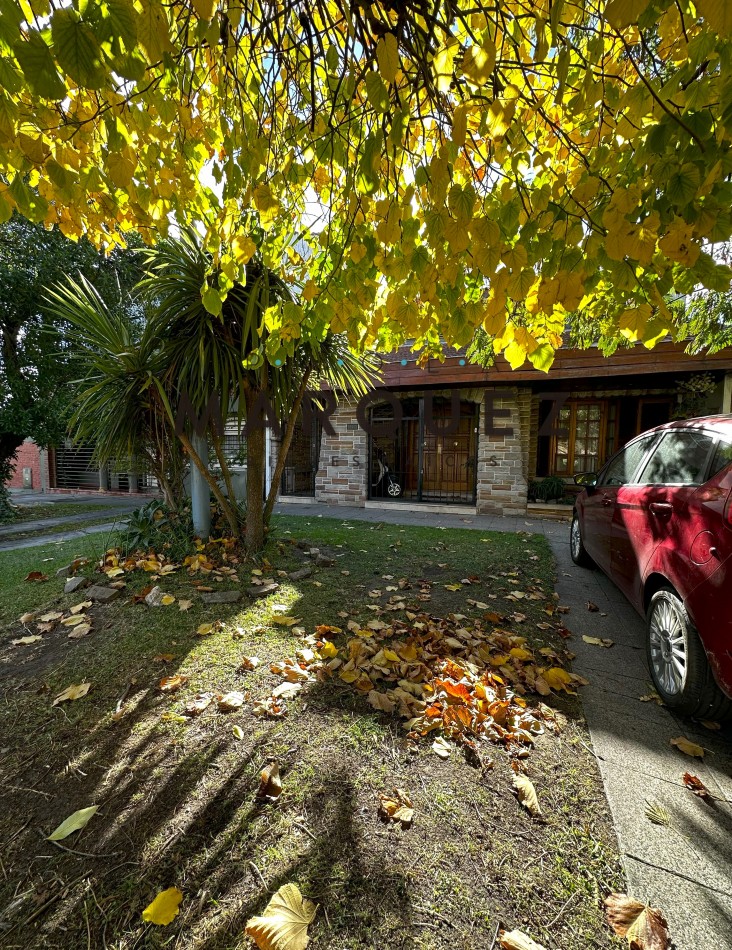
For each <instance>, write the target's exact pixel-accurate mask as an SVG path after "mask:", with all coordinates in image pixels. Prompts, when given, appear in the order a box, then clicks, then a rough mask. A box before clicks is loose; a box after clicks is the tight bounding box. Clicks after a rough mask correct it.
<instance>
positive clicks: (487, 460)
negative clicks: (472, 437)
mask: <svg viewBox="0 0 732 950" xmlns="http://www.w3.org/2000/svg"><path fill="white" fill-rule="evenodd" d="M486 391H487V392H489V393H495V401H494V402H493V408H494V410H504V411H507V412H509V413H510V416H506V417H503V416H501V417H497V416H496V417H494V419H493V425H492V427H493V428H495V429H507V430H513V431H510V432H507V433H506V435H505V436H501V435H499V434H498V433H496V434H493V435H486V434H485V426H486V405H485V401H483V402H482V403H481V407H480V432H479V434H478V490H477V498H476V508H477V511H478V514H504V513H505V514H515V513H517V512H519V513H520V512H525V511H526V493H527V488H528V472H529V444H530V438H529V433H530V423H531V391H530V390H529V389H522V388H519V387H511V388H510V389H509V388H507V387H500V388H499V387H493V388H491V387H487V389H486Z"/></svg>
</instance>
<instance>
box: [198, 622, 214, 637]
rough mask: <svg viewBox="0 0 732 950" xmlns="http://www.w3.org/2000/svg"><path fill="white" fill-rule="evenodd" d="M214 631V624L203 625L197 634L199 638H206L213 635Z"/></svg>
mask: <svg viewBox="0 0 732 950" xmlns="http://www.w3.org/2000/svg"><path fill="white" fill-rule="evenodd" d="M213 629H214V624H212V623H202V624H201V625H200V626H199V628H198V630H196V633H197V634H198V636H199V637H205V636H208V634H209V633H213Z"/></svg>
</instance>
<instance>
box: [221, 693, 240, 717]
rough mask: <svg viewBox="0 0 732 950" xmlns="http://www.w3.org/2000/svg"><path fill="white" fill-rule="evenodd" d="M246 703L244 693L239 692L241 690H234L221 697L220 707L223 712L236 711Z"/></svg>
mask: <svg viewBox="0 0 732 950" xmlns="http://www.w3.org/2000/svg"><path fill="white" fill-rule="evenodd" d="M243 705H244V693H241V692H239V690H236V689H234V690H232V691H231V692H229V693H225V694H224V695H223V696H222V697H221V698H220V699H219V709H220V710H221V712H234V710H236V709H241V707H242V706H243Z"/></svg>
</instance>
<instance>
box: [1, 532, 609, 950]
mask: <svg viewBox="0 0 732 950" xmlns="http://www.w3.org/2000/svg"><path fill="white" fill-rule="evenodd" d="M296 539H298V540H303V539H305V540H307V541H309V542H310V543H311V544H312V545H314V546H317V547H319V548H320V549H321V551H322V552H323V553H324V554H327V555H328V556H331V557H333V559H334V562H335V563H334V565H333V566H331V567H324V568H322V569H316V570H314V572H313V574H312V576H311V577H308V578H305V579H303V580H301V581H298V582H294V581H292V580H290V579H289V578H288V577H286V576H285V572H291V571H293V570H295V569H297V568H300V567H302V566H303V564H305V563H306V561H307V559H306V557H305V554H304V552H303V551H302V550H301V549H300V548H299V547H297V546H296V545H295V544H294V543H292V542H294V541H295V540H296ZM110 543H111V540H110V539H109V538H107V537H106V536H105V537H103V536H101V535H94V536H90V537H88V538H84V539H82V540H81V541H78V542H65V543H60V544H51V545H47V546H43V547H39V548H34V549H29V550H21V551H17V552H10V553H6V554H0V625H1V626H2V630H3V633H2V639H1V640H0V662H1V663H2V667H0V669H2V670H3V687H4V689H3V692H4V696H3V716H2V718H0V750H2V751H0V780H2V783H3V789H4V795H5V806H4V808H3V810H2V812H0V822H2V824H1V826H0V834H1V835H2V838H3V841H4V853H3V858H2V862H3V864H2V870H1V871H0V926H1V927H2V928H3V930H2V931H0V932H4V933H5V936H4V938H1V939H0V943H2V940H3V939H4V940H5V941H6V943H4V944H3V946H8V947H20V946H22V947H24V948H25V947H39V948H40V947H43V948H62V947H63V948H77V947H86V946H90V947H95V948H96V947H99V948H101V947H105V946H106V947H109V948H115V950H132V948H133V947H142V946H145V947H163V946H170V947H172V946H176V947H185V948H186V950H188V948H194V950H202V948H206V950H214V948H222V950H223V948H238V947H246V946H251V943H250V941H249V940H248V938H245V937H244V935H243V929H244V924H245V922H246V921H247V919H248V918H249V917H251V916H252V915H254V914H257V913H261V911H262V910H263V908H264V907H265V906H266V904H267V902H268V900H269V899H270V897H271V896H272V894H273V893H274V891H275V890H276V889H277V888H278V887H279V886H281V885H282V884H284V883H286V882H294V883H296V884H297V885H298V886H299V887H300V889H301V891H302V893H303V894H305V895H306V896H308V897H310V898H312V899H313V900H315V901H316V902H317V903H318V904H319V911H318V914H317V916H316V918H315V921H314V923H313V924H312V925H311V928H310V934H311V938H312V946H313V947H314V948H316V950H317V948H330V950H347V948H354V950H355V948H364V950H366V948H377V947H404V948H407V947H409V948H419V950H433V948H434V950H441V948H448V947H449V948H451V950H453V948H466V950H467V948H473V947H490V946H491V942H492V941H493V939H494V935H495V933H496V930H497V928H498V926H499V924H500V925H501V926H502V927H505V928H506V929H509V930H510V929H512V928H516V929H522V930H525V931H526V932H527V933H529V934H530V935H531V936H533V937H534V939H536V940H539V941H540V942H544V943H546V944H547V946H548V947H550V948H552V947H562V948H565V950H567V948H577V950H579V948H586V947H611V946H614V944H613V939H612V938H611V936H610V934H609V932H608V929H607V927H606V926H605V925H604V924H603V920H602V912H601V901H602V898H603V897H604V896H605V895H606V893H607V892H608V891H609V890H615V889H618V888H620V889H622V878H621V873H620V864H619V859H618V853H617V844H616V841H615V838H614V834H613V831H612V827H611V824H610V819H609V815H608V809H607V803H606V801H605V799H604V795H603V792H602V784H601V781H600V778H599V775H598V772H597V768H596V764H595V762H594V759H593V757H592V756H591V754H590V753H589V751H588V747H587V743H588V741H589V740H588V737H587V729H586V725H585V723H584V720H583V718H582V715H581V711H580V707H579V704H578V701H577V699H576V698H574V697H571V696H566V695H564V694H562V695H559V696H555V695H554V694H552V696H549V697H546V698H545V701H546V702H547V703H548V704H549V705H550V706H551V707H552V708H553V709H554V710H555V711H556V716H557V720H558V723H559V727H560V731H558V732H557V733H555V732H552V731H549V730H547V731H546V732H545V733H544V734H543V735H541V736H539V737H538V738H537V740H536V744H535V748H533V749H531V750H530V751H529V754H528V757H527V758H523V756H524V754H525V753H524V751H523V750H524V747H519V746H517V745H514V746H512V747H509V748H508V749H506V748H505V747H504V746H502V745H501V746H497V745H493V744H488V743H485V744H484V745H481V758H482V767H476V762H475V761H471V760H470V757H465V756H463V755H462V754H461V752H460V751H459V749H458V748H457V746H455V747H454V749H453V751H452V754H451V755H450V757H449V758H448V759H447V760H443V759H441V758H439V757H438V756H437V755H436V754H435V753H434V752H433V751H432V749H431V741H432V738H434V736H432V735H430V736H429V737H427V738H425V739H422V740H419V741H410V740H409V739H407V735H406V733H407V730H406V729H405V728H404V726H403V720H402V719H400V718H399V717H398V716H397V715H390V714H386V713H382V712H377V711H376V710H375V709H373V708H372V707H371V706H370V705H369V704H368V703H367V701H366V699H365V696H364V695H362V694H361V693H359V691H358V690H357V689H355V688H354V686H353V685H349V684H348V683H346V682H344V681H343V680H342V679H341V678H340V676H339V675H338V673H337V672H336V673H335V674H334V675H332V676H325V675H321V677H320V678H315V677H313V679H312V680H310V681H309V682H306V683H305V684H304V686H303V688H302V690H301V692H300V693H299V694H298V695H297V696H296V697H294V698H293V699H290V700H288V701H287V715H286V716H285V717H284V718H281V719H270V718H261V717H258V716H256V715H255V714H254V711H253V707H254V706H255V704H256V702H257V701H258V700H262V699H265V698H266V697H267V696H268V695H269V694H270V693H271V691H272V689H273V688H274V687H276V686H277V685H278V684H280V683H281V681H282V677H281V676H280V675H276V674H274V673H272V672H271V671H270V665H271V664H272V663H275V662H278V661H282V660H284V659H285V658H287V657H294V656H295V653H296V651H297V650H300V649H302V648H303V646H304V643H303V639H302V637H303V635H309V634H312V633H313V632H314V631H315V627H316V626H317V625H320V624H328V625H331V626H337V627H340V628H341V629H342V630H343V631H344V632H343V633H342V634H338V633H330V634H328V636H329V638H330V639H331V640H332V642H333V644H334V645H335V646H336V647H337V648H338V650H339V657H342V658H344V659H346V658H347V657H348V654H349V647H348V646H347V641H349V640H351V639H352V638H354V634H353V632H352V631H351V630H349V629H347V625H348V623H349V622H351V623H352V625H353V627H354V628H355V627H361V628H363V627H364V626H365V625H366V624H367V623H368V622H369V621H373V620H374V619H376V618H378V619H381V620H383V621H384V623H385V624H392V623H395V622H396V623H398V622H403V623H404V624H409V623H411V622H412V621H411V620H410V619H409V618H410V616H411V617H413V618H415V617H416V618H417V620H416V621H415V622H420V621H419V618H420V617H424V618H427V619H426V620H425V622H432V621H430V620H429V619H428V618H438V617H439V618H448V617H450V616H453V617H454V616H455V615H457V618H458V619H456V620H455V621H454V623H455V624H457V625H461V626H462V627H463V628H467V627H471V626H472V625H473V624H477V626H478V627H480V626H481V624H482V625H483V626H484V627H485V625H486V621H485V620H484V619H483V620H481V618H482V617H485V616H486V605H487V606H488V608H489V611H488V615H490V616H492V615H493V614H494V613H498V614H500V615H502V620H501V626H502V628H503V629H505V630H507V631H508V632H509V633H510V634H511V635H514V636H515V635H519V636H523V637H525V638H526V640H527V643H526V646H527V647H528V648H531V649H532V650H538V649H540V648H544V649H551V650H554V651H556V653H557V654H558V655H560V656H562V655H563V652H562V651H565V650H566V648H567V645H568V643H569V644H570V645H571V640H570V641H566V640H564V639H563V638H562V637H560V636H559V635H558V633H557V628H558V627H560V626H561V624H560V622H559V619H558V618H557V617H556V615H554V614H553V613H552V611H553V607H554V606H555V603H556V602H555V601H554V599H553V595H552V590H553V565H552V559H551V555H550V552H549V549H548V545H547V543H546V541H545V540H544V539H543V538H541V537H538V536H529V535H524V534H514V535H508V534H481V533H480V532H477V531H470V530H440V529H429V528H411V527H410V528H401V527H399V526H396V525H374V524H369V523H366V522H357V521H355V522H352V523H343V522H340V521H338V520H335V519H326V518H323V519H312V520H310V521H309V520H308V519H305V518H300V517H280V518H277V519H275V528H274V531H273V536H272V538H271V540H270V543H269V546H268V549H267V552H266V559H264V560H262V561H260V563H259V565H258V566H255V565H253V564H252V563H251V562H250V563H249V564H244V563H240V564H234V565H233V567H234V569H235V571H236V576H234V577H225V578H224V579H223V580H221V581H220V582H219V581H216V580H215V575H201V574H200V573H199V574H195V575H193V576H191V575H189V574H188V572H187V571H186V570H184V569H180V570H179V571H177V572H175V573H172V574H169V575H167V576H164V577H161V578H160V580H159V581H158V583H159V585H160V586H161V587H162V588H163V589H164V590H165V591H166V592H169V593H170V594H172V595H173V596H174V597H175V598H176V602H175V603H173V604H171V605H169V606H165V607H159V608H153V609H151V608H148V607H146V606H145V605H144V604H142V603H133V602H132V599H133V595H134V594H135V593H137V592H139V591H140V590H142V589H143V588H144V587H145V586H147V585H148V584H149V582H150V574H149V573H145V572H143V571H142V570H135V571H132V572H129V573H127V574H125V575H123V577H122V579H124V580H125V581H126V583H127V586H126V587H125V589H124V590H123V591H122V595H121V597H120V598H119V599H118V600H116V601H114V602H113V603H112V604H110V605H108V606H104V607H102V606H96V607H94V608H92V609H90V610H88V611H87V612H88V614H89V615H90V616H91V618H92V629H91V632H90V633H89V634H88V635H87V636H85V637H83V638H81V639H76V640H75V639H69V638H68V636H67V634H68V632H69V631H70V630H71V628H70V627H63V626H56V627H54V628H53V629H51V630H49V631H48V632H44V633H42V634H41V637H42V639H41V640H39V641H34V642H32V643H30V644H23V645H15V646H14V645H12V643H11V641H12V640H14V639H21V638H23V637H24V636H29V635H30V636H33V635H38V634H37V632H36V631H37V626H36V622H35V621H31V622H29V623H28V624H27V625H26V626H27V629H24V627H23V626H22V625H21V624H20V623H19V622H18V618H19V617H20V616H21V614H24V613H25V612H28V611H35V610H42V611H45V612H48V611H50V612H54V611H60V610H61V609H64V610H65V611H68V609H69V608H70V607H71V606H72V605H75V604H77V603H79V602H81V601H83V599H84V592H83V591H82V592H80V593H79V594H77V595H65V594H63V583H64V582H63V579H61V578H56V577H55V570H56V568H57V567H59V566H62V565H63V564H66V563H68V562H69V561H71V560H72V559H73V558H75V557H77V556H83V557H89V558H91V559H98V558H99V557H101V556H102V555H103V553H104V551H105V549H106V547H108V546H109V545H110ZM253 568H254V569H255V570H261V571H262V574H261V575H256V574H255V575H252V569H253ZM36 570H39V571H42V572H43V573H45V574H48V575H49V580H48V581H45V582H40V583H39V582H31V581H25V580H24V579H23V578H25V577H26V575H27V574H28V573H29V572H31V571H36ZM84 570H85V571H86V572H87V573H88V574H89V576H92V568H91V565H90V566H89V567H87V568H85V569H84ZM99 576H100V575H97V578H99ZM101 578H102V580H104V579H105V578H104V576H103V575H101ZM253 578H254V579H262V580H265V581H266V580H269V579H272V580H275V581H276V582H278V583H279V587H278V589H277V590H276V591H275V592H274V593H272V594H270V595H269V596H267V597H265V598H262V599H259V600H253V601H250V600H249V599H248V598H245V599H244V600H243V601H242V603H240V604H234V605H223V606H219V607H213V606H206V605H204V604H202V603H201V602H200V599H199V596H198V593H197V591H196V589H195V587H194V584H200V583H204V584H205V585H206V586H210V587H214V588H215V589H232V588H234V587H237V588H238V587H241V586H242V585H243V586H244V587H245V588H246V587H248V586H249V585H250V584H251V582H252V579H253ZM467 580H470V583H469V584H465V583H461V582H462V581H467ZM387 588H391V590H389V589H387ZM451 588H457V589H451ZM527 594H530V595H531V597H528V596H525V595H527ZM518 595H521V596H520V597H519V596H518ZM532 598H533V599H532ZM181 600H192V601H193V605H192V606H191V607H190V609H189V610H186V611H182V610H180V609H179V602H180V601H181ZM469 600H472V601H473V602H474V603H473V604H470V603H469V602H468V601H469ZM476 605H480V606H476ZM547 611H549V613H547ZM283 614H284V615H285V616H288V617H291V618H294V619H295V620H296V623H295V624H294V625H293V626H283V625H281V624H278V623H277V622H276V621H277V619H278V618H281V617H282V616H283ZM550 614H552V615H551V616H550ZM503 618H505V619H503ZM215 622H218V623H217V626H216V628H215V630H214V632H213V633H212V634H210V635H207V636H199V635H197V633H196V631H197V629H198V628H199V626H200V625H201V624H204V623H215ZM435 622H436V621H435ZM450 622H451V623H453V621H452V620H451V621H450ZM537 624H539V625H540V626H537ZM358 636H360V635H356V638H354V639H357V638H358ZM243 656H249V657H251V656H256V657H257V658H259V660H260V664H259V666H257V667H256V669H254V670H253V671H244V670H242V669H241V668H240V667H241V660H242V657H243ZM177 674H180V675H184V676H187V677H188V680H187V682H186V683H185V685H184V686H183V688H182V689H180V690H179V691H178V692H175V693H173V694H172V695H168V694H165V693H163V692H161V691H160V689H159V688H158V683H159V681H160V680H161V678H162V677H170V676H174V675H177ZM82 682H84V683H86V682H88V683H91V687H90V689H89V692H88V695H87V696H85V697H84V698H82V699H79V700H77V701H75V702H67V703H64V704H61V705H57V706H55V707H54V706H52V704H51V703H52V700H53V698H54V697H55V696H56V695H57V694H58V693H60V692H61V691H62V690H63V689H65V688H66V687H68V686H69V685H71V684H79V683H82ZM230 690H238V691H241V692H243V693H244V696H245V701H244V704H243V706H242V707H241V709H239V710H237V711H235V712H231V713H228V714H225V713H222V712H220V711H219V710H218V709H217V706H216V702H213V703H212V704H211V706H209V708H208V709H206V711H205V712H203V713H202V714H201V715H200V716H198V717H194V718H189V717H186V716H184V715H183V712H184V709H185V706H186V704H187V703H188V702H189V701H190V700H191V698H192V697H193V696H194V695H195V694H199V693H202V692H213V693H216V694H222V693H226V692H228V691H230ZM526 700H527V702H528V703H529V704H530V705H531V704H532V703H537V702H539V700H540V697H538V696H531V695H527V697H526ZM235 727H236V729H235ZM237 736H239V737H237ZM271 761H277V762H278V764H279V767H280V771H281V773H282V786H283V791H282V795H281V796H280V798H279V799H278V801H277V802H276V803H275V804H271V805H261V804H258V803H257V802H256V801H255V795H256V791H257V788H258V785H259V775H260V771H261V769H262V768H263V767H264V766H265V765H266V764H267V763H268V762H271ZM512 762H513V763H515V764H516V763H521V764H523V765H524V766H525V767H526V770H527V772H528V774H529V776H530V777H531V779H532V781H533V782H534V784H535V786H536V789H537V791H538V795H539V799H540V803H541V806H542V810H543V813H544V816H545V818H544V820H543V821H537V820H534V819H532V818H530V817H529V816H528V814H527V813H526V811H525V810H523V809H522V808H521V807H520V806H519V805H518V803H517V801H516V799H515V797H514V795H513V792H512V778H513V771H512V768H511V765H512ZM394 787H398V788H401V789H404V790H405V792H406V793H407V794H408V795H409V796H410V798H411V800H412V802H413V805H414V808H415V816H414V822H413V825H412V827H411V828H408V829H405V830H401V829H399V828H397V827H394V826H391V825H385V824H383V823H382V822H381V821H380V820H379V818H378V816H377V808H378V798H379V795H380V794H381V793H385V792H386V793H388V792H391V791H392V789H393V788H394ZM89 805H98V806H99V809H100V810H99V812H98V813H97V814H96V815H95V816H94V818H93V819H92V820H91V822H90V824H89V825H88V826H87V827H86V828H85V829H84V830H83V831H81V832H79V833H75V834H74V835H72V836H71V837H69V838H67V839H65V840H64V841H62V842H60V844H62V845H64V846H65V848H67V849H70V850H63V849H62V848H60V847H58V846H55V845H53V844H52V843H50V842H45V841H44V840H43V839H44V837H45V836H47V835H48V834H50V832H51V831H52V830H53V829H54V828H55V827H56V826H57V825H58V824H60V822H61V821H63V820H64V819H65V818H66V817H68V815H70V814H71V813H72V812H74V811H75V810H77V809H80V808H84V807H88V806H89ZM173 885H175V886H177V887H179V888H180V889H181V891H182V892H183V895H184V899H183V902H182V903H181V910H180V914H179V916H178V917H177V918H176V919H175V921H174V922H173V923H171V924H170V925H169V926H167V927H154V926H153V925H150V924H145V923H143V921H142V919H141V911H142V910H143V909H144V907H145V906H146V905H147V904H148V903H149V902H150V901H151V900H152V898H153V897H154V896H155V894H156V893H158V892H159V891H161V890H163V889H165V888H168V887H171V886H173ZM8 907H10V913H9V914H8V911H7V910H6V911H5V916H4V917H3V916H2V914H3V910H2V909H3V908H6V909H7V908H8Z"/></svg>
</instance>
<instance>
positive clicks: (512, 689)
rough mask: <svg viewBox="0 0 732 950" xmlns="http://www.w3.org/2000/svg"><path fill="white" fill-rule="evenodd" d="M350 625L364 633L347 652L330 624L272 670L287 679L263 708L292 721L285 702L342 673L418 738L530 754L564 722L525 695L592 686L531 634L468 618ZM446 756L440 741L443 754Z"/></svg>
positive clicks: (422, 617)
mask: <svg viewBox="0 0 732 950" xmlns="http://www.w3.org/2000/svg"><path fill="white" fill-rule="evenodd" d="M347 628H348V630H350V631H351V632H352V633H353V634H355V636H353V637H352V638H351V639H349V640H348V641H347V642H346V644H345V646H343V647H340V648H339V647H338V646H336V644H335V643H334V642H333V641H332V639H329V638H333V637H334V636H339V635H341V634H343V633H344V630H343V629H342V628H340V627H335V626H329V625H325V624H323V625H320V626H318V627H316V632H315V634H314V635H310V636H303V641H304V644H305V645H304V646H303V647H302V648H301V649H300V650H298V651H297V652H296V655H295V657H294V659H290V658H288V659H285V660H281V661H277V662H276V663H273V664H272V665H271V666H270V670H271V672H273V673H276V674H278V675H280V676H282V677H283V681H284V682H283V683H282V684H281V685H280V686H279V687H277V688H276V689H275V690H274V691H273V693H272V695H271V696H270V697H269V699H267V700H265V701H264V702H263V703H261V704H260V711H262V712H267V713H269V714H270V715H278V714H282V713H281V710H282V703H281V700H283V699H285V698H291V697H292V696H294V695H295V694H296V693H297V692H298V691H299V690H300V688H301V686H302V684H303V683H304V682H307V681H308V680H312V679H321V680H322V679H324V678H326V677H327V676H329V675H331V674H334V673H336V674H337V675H338V676H339V677H340V679H341V680H343V681H344V682H346V683H348V684H350V685H351V686H353V688H354V689H356V690H358V692H359V693H361V694H362V695H364V696H365V697H366V699H367V701H368V702H369V703H370V704H371V705H372V706H373V707H374V708H375V709H378V710H379V711H381V712H384V713H388V714H393V713H396V714H398V715H400V716H401V717H402V719H404V720H405V722H404V726H405V728H406V729H407V734H408V738H411V739H417V738H420V737H423V736H427V735H428V734H430V733H432V732H436V731H439V732H440V734H441V735H442V736H445V737H448V738H449V739H452V740H454V741H456V742H458V743H460V744H462V745H465V746H468V747H471V748H475V744H476V741H477V740H481V739H487V740H489V741H491V742H495V743H502V744H504V745H506V746H520V747H523V748H526V747H527V746H528V745H530V744H531V743H533V741H534V738H535V736H537V735H539V734H540V733H541V732H543V730H544V728H545V726H546V725H547V724H549V725H550V726H554V724H555V721H556V717H555V714H554V712H553V711H552V710H551V709H549V707H547V706H545V705H544V704H543V703H541V702H540V703H539V704H538V706H537V708H530V707H529V705H528V703H527V700H526V699H525V695H526V694H527V693H536V694H539V695H541V696H548V695H550V694H551V693H552V692H553V691H565V692H568V693H572V692H573V690H572V687H573V686H575V685H578V684H585V683H586V680H584V679H583V678H582V677H580V676H578V675H577V674H575V673H570V672H568V671H567V670H566V669H564V668H563V667H562V666H560V665H559V663H560V662H561V661H560V657H559V656H558V654H557V653H556V651H555V650H553V649H552V648H551V647H542V648H540V649H538V650H536V651H534V650H531V649H529V648H527V646H526V638H525V637H522V636H518V635H516V634H512V633H509V632H508V631H506V630H503V629H501V628H499V627H494V626H491V625H486V623H485V621H483V620H468V618H466V617H465V616H464V615H462V614H450V615H449V616H448V617H447V618H439V617H432V616H428V615H427V614H414V613H410V612H407V620H406V621H401V620H394V621H392V622H391V623H386V622H384V621H383V620H381V619H379V618H376V619H373V620H370V621H368V622H367V623H366V624H365V625H363V626H362V625H361V624H359V623H357V622H356V621H355V620H351V621H349V623H348V625H347ZM295 630H296V631H297V628H295ZM298 632H299V631H298ZM303 632H304V631H303ZM278 701H279V702H278ZM274 706H276V707H277V709H276V710H275V708H270V707H274ZM278 711H279V712H278ZM441 750H442V746H441V745H440V741H438V742H437V743H436V745H435V751H436V752H437V753H438V754H440V751H441ZM445 754H449V747H448V748H447V750H446V751H445Z"/></svg>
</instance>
